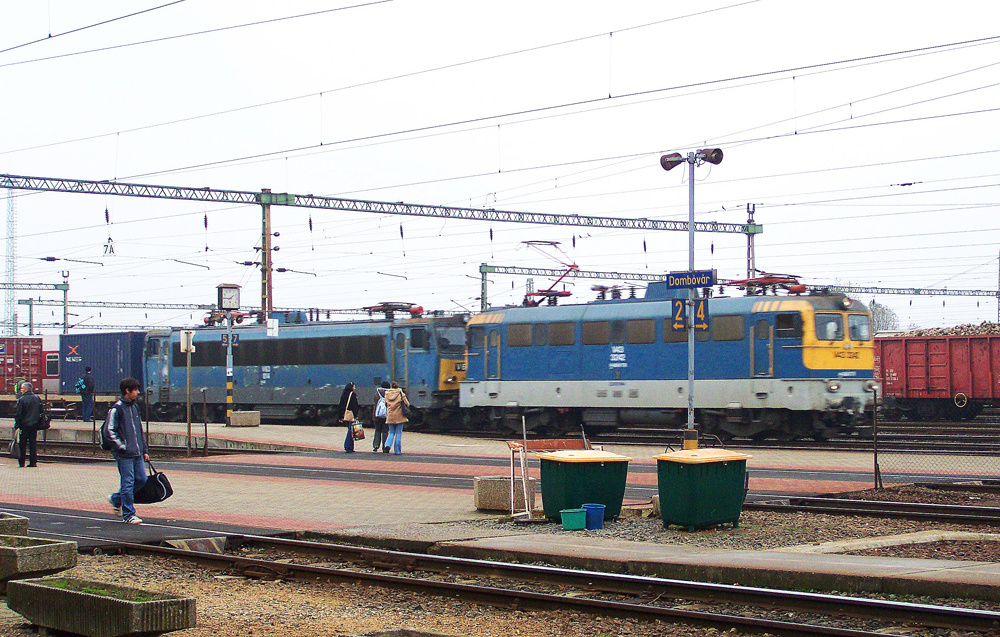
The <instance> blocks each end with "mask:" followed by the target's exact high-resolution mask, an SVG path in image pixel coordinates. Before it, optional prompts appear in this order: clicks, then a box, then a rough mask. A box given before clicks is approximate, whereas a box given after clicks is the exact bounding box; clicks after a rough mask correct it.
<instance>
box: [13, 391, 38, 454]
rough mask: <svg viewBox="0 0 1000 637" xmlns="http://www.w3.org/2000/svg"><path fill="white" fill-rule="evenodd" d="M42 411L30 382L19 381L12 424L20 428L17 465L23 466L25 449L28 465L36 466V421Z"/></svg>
mask: <svg viewBox="0 0 1000 637" xmlns="http://www.w3.org/2000/svg"><path fill="white" fill-rule="evenodd" d="M41 413H42V401H41V399H39V398H38V396H37V395H36V394H35V393H34V392H33V391H32V389H31V383H29V382H23V383H21V397H20V398H18V399H17V412H15V414H14V426H15V427H16V428H18V429H20V430H21V436H20V438H21V441H20V443H19V444H20V449H21V455H20V456H18V458H17V466H19V467H23V466H24V460H25V451H26V450H28V451H30V453H29V456H28V460H29V462H28V466H29V467H37V466H38V443H37V440H38V438H37V436H38V421H39V417H40V416H41Z"/></svg>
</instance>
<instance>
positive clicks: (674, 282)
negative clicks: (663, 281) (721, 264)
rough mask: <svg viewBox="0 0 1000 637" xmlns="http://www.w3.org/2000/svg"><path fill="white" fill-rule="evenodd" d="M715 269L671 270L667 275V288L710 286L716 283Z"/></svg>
mask: <svg viewBox="0 0 1000 637" xmlns="http://www.w3.org/2000/svg"><path fill="white" fill-rule="evenodd" d="M715 279H716V277H715V270H692V271H690V272H671V273H670V274H668V275H667V288H669V289H679V288H710V287H712V286H713V285H715Z"/></svg>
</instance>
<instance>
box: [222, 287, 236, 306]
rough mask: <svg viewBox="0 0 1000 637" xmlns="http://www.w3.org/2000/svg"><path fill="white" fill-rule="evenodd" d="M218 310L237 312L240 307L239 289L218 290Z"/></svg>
mask: <svg viewBox="0 0 1000 637" xmlns="http://www.w3.org/2000/svg"><path fill="white" fill-rule="evenodd" d="M220 295H221V296H220V299H219V300H220V303H219V306H220V309H223V310H237V309H239V307H240V290H239V288H220Z"/></svg>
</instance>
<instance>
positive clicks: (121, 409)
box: [101, 378, 149, 524]
mask: <svg viewBox="0 0 1000 637" xmlns="http://www.w3.org/2000/svg"><path fill="white" fill-rule="evenodd" d="M119 387H120V388H121V391H122V397H121V398H120V399H119V400H118V402H116V403H115V404H114V405H113V406H112V407H111V410H110V411H108V418H107V420H106V421H105V422H104V425H103V426H102V428H101V439H102V446H103V443H104V442H105V441H106V442H107V443H108V445H109V446H110V447H111V452H112V454H114V457H115V462H117V463H118V476H119V478H120V484H121V487H120V489H119V490H118V491H117V492H115V493H112V494H111V495H109V496H108V502H110V503H111V508H112V509H113V510H114V512H115V515H118V516H121V518H122V522H125V523H126V524H142V518H140V517H139V516H137V515H136V514H135V500H134V499H133V498H134V497H135V492H136V491H138V490H139V489H141V488H142V485H144V484H146V462H148V461H149V447H147V446H146V439H145V438H144V437H143V435H142V420H141V419H140V418H139V406H138V405H136V403H135V401H136V399H138V398H139V381H137V380H136V379H134V378H125V379H123V380H122V382H121V383H119Z"/></svg>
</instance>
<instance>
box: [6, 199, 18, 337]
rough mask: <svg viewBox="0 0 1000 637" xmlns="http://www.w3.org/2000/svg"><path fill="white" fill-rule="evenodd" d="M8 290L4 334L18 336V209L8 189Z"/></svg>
mask: <svg viewBox="0 0 1000 637" xmlns="http://www.w3.org/2000/svg"><path fill="white" fill-rule="evenodd" d="M4 265H5V271H6V274H7V276H6V278H5V281H6V283H7V286H8V287H7V289H6V290H4V297H3V299H4V302H3V333H4V335H6V336H16V335H17V293H16V292H15V290H14V283H16V282H17V207H16V206H15V205H14V191H13V190H11V189H7V253H6V255H5V260H4Z"/></svg>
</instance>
